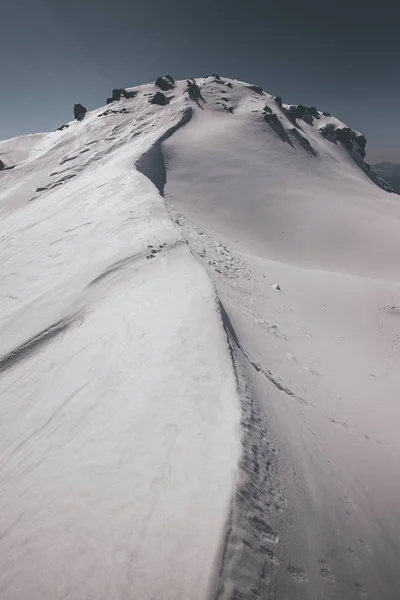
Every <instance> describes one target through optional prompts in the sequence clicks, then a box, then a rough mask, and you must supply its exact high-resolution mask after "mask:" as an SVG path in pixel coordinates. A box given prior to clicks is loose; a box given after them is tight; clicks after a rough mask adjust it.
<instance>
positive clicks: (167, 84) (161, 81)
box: [155, 75, 175, 92]
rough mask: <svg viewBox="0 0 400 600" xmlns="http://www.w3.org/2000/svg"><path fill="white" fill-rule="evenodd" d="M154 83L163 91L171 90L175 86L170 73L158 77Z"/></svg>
mask: <svg viewBox="0 0 400 600" xmlns="http://www.w3.org/2000/svg"><path fill="white" fill-rule="evenodd" d="M155 85H156V86H157V87H159V88H160V90H163V92H168V90H173V89H174V87H175V80H174V78H173V77H171V75H165V77H158V78H157V79H156V81H155Z"/></svg>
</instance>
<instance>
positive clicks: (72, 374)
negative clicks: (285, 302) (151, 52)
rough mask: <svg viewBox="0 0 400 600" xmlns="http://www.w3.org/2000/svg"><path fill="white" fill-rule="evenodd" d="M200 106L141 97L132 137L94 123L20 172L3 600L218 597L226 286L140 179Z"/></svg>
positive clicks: (4, 378)
mask: <svg viewBox="0 0 400 600" xmlns="http://www.w3.org/2000/svg"><path fill="white" fill-rule="evenodd" d="M126 106H129V103H126ZM139 106H140V105H139ZM135 108H136V106H135ZM186 108H187V107H186V105H185V103H184V102H181V101H179V100H178V101H177V102H176V104H175V105H171V106H170V107H169V108H168V109H167V111H166V112H165V113H164V114H163V113H161V111H157V109H156V110H155V109H154V108H153V107H151V109H150V107H149V108H148V104H147V101H146V99H145V98H143V99H142V111H141V112H139V107H137V113H139V114H137V113H136V120H135V121H134V123H133V124H132V114H130V115H129V116H127V117H126V118H125V123H123V126H121V119H120V117H118V121H115V120H114V121H113V120H111V119H112V117H111V118H108V119H109V120H108V121H107V120H106V119H107V117H102V118H98V117H97V113H94V114H92V115H90V117H89V118H88V120H87V122H85V123H84V124H83V127H81V128H78V126H77V124H73V125H71V128H70V129H68V130H65V131H64V132H62V133H61V134H60V133H59V132H57V133H55V134H49V135H48V136H47V137H46V138H44V139H41V140H40V141H38V143H37V147H36V149H35V150H34V152H35V156H36V158H35V159H33V160H31V161H30V162H28V164H27V163H24V164H22V165H21V166H18V167H16V168H15V169H14V170H13V171H11V172H10V173H11V174H12V177H13V178H14V180H13V182H12V183H11V185H10V187H9V188H8V189H9V190H10V192H9V194H8V195H5V197H4V202H3V210H5V209H6V210H5V215H4V218H3V219H2V221H1V233H0V235H1V239H2V298H1V356H2V358H1V359H0V371H1V398H2V400H1V404H0V414H1V417H0V423H1V425H0V427H1V434H0V440H1V453H0V456H1V465H2V469H1V473H2V493H1V496H0V522H1V541H0V545H1V552H0V555H1V559H0V562H1V568H0V582H1V589H2V593H1V596H2V599H3V598H4V599H11V598H12V599H13V600H16V599H18V598H20V599H26V598H27V597H29V598H30V599H32V600H34V599H36V598H38V599H39V598H40V599H44V598H49V599H50V598H51V599H54V598H61V597H62V598H67V597H69V598H96V599H100V598H107V599H109V598H121V600H122V599H126V598H128V597H132V598H133V597H135V598H154V597H157V598H161V597H162V598H171V599H172V598H173V599H175V598H179V597H182V598H183V597H193V598H203V597H205V596H206V595H207V593H208V588H209V586H210V585H211V584H212V580H213V577H214V571H215V570H217V568H218V562H219V555H220V552H221V543H222V540H223V539H224V531H225V528H226V521H227V514H228V511H229V505H230V501H231V496H232V489H233V483H234V476H235V468H236V463H237V459H238V455H239V429H238V424H239V418H240V415H239V402H238V398H237V394H236V383H235V377H234V373H233V369H232V365H231V362H230V358H229V354H228V349H227V344H226V338H225V334H224V332H223V329H222V328H221V325H220V315H219V313H218V305H217V301H216V297H215V292H214V289H213V286H212V284H211V281H210V279H209V278H208V276H207V274H206V271H205V269H204V268H203V267H201V266H200V265H199V264H198V263H197V261H196V260H195V259H194V258H193V257H192V256H191V254H190V251H189V249H188V247H187V245H186V243H185V242H184V240H183V239H182V238H181V236H180V234H179V232H178V231H177V229H176V228H175V226H174V225H173V223H172V221H171V219H170V217H169V215H168V213H167V211H166V209H165V207H164V205H163V201H162V199H161V197H160V196H159V194H158V192H157V190H156V189H155V187H154V186H153V184H152V183H151V182H150V181H149V180H148V179H146V178H145V177H144V176H143V175H141V174H140V173H139V172H138V171H137V170H136V169H135V167H134V162H135V160H136V158H137V157H138V156H140V154H141V153H142V152H143V151H144V150H146V149H147V148H148V147H149V146H150V145H151V144H152V143H153V141H154V140H155V139H157V138H158V137H160V136H161V135H163V134H164V133H165V131H166V130H167V129H168V128H170V127H171V125H173V124H174V122H179V120H180V118H181V115H182V112H184V111H185V110H186ZM143 124H145V130H146V133H144V134H143V135H141V136H140V137H139V136H136V137H137V138H138V142H136V143H135V142H134V141H133V139H134V138H133V139H132V136H133V135H134V134H135V133H136V131H137V129H139V128H141V127H143V128H144V125H143ZM113 128H114V134H115V139H114V140H109V137H114V135H111V132H112V129H113ZM116 128H118V131H116ZM119 128H120V129H119ZM92 142H96V143H93V144H92ZM24 144H25V139H24V138H21V146H22V147H23V146H24ZM86 149H89V152H85V153H84V154H82V152H83V151H84V150H86ZM22 150H23V148H21V153H22ZM28 160H29V159H28ZM60 162H62V163H63V164H62V165H61V168H60V165H59V163H60ZM54 171H58V173H57V175H55V176H49V174H50V173H51V172H54ZM68 175H76V177H73V178H70V179H65V182H64V183H63V184H62V185H58V186H57V187H54V188H52V189H49V190H48V191H46V190H45V191H42V192H38V193H36V194H35V186H36V185H38V182H39V181H40V182H41V184H42V185H43V186H47V185H51V182H53V181H54V180H60V178H65V177H66V176H68ZM8 177H11V175H10V174H8ZM14 181H15V182H17V183H16V184H14ZM32 197H33V198H34V199H33V200H31V201H30V199H31V198H32ZM149 246H151V248H150V247H149ZM152 250H153V251H154V252H152ZM150 257H151V258H150ZM183 549H186V551H183Z"/></svg>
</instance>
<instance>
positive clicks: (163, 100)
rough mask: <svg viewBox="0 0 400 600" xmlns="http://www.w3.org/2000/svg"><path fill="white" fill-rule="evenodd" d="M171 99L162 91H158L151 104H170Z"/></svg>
mask: <svg viewBox="0 0 400 600" xmlns="http://www.w3.org/2000/svg"><path fill="white" fill-rule="evenodd" d="M168 102H169V100H168V98H167V96H166V95H165V94H163V93H162V92H156V93H155V94H154V96H153V97H152V99H151V100H150V104H158V105H159V106H165V105H166V104H168Z"/></svg>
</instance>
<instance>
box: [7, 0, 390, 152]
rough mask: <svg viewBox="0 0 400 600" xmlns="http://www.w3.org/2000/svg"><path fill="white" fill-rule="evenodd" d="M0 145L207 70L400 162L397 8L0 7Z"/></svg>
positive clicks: (278, 2)
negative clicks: (317, 113) (165, 78)
mask: <svg viewBox="0 0 400 600" xmlns="http://www.w3.org/2000/svg"><path fill="white" fill-rule="evenodd" d="M0 57H1V61H0V85H1V88H2V95H1V110H0V139H5V138H9V137H13V136H16V135H20V134H23V133H30V132H37V131H47V130H52V129H54V128H55V127H57V126H58V125H60V124H62V123H63V122H65V121H67V120H70V119H71V118H72V116H73V115H72V107H73V105H74V103H75V102H80V103H82V104H83V105H84V106H86V107H87V108H88V109H92V108H96V107H98V106H101V105H102V104H104V103H105V99H106V98H107V96H109V95H110V92H111V89H112V88H114V87H129V86H133V85H137V84H140V83H145V82H148V81H151V80H154V79H155V78H156V77H157V76H158V75H161V74H164V73H166V72H168V73H171V75H173V76H174V77H175V78H178V79H179V78H185V77H192V76H195V77H196V76H203V75H208V74H211V73H212V72H217V73H219V74H220V75H225V76H227V77H237V78H238V79H243V80H245V81H249V82H252V83H256V84H258V85H261V86H262V87H263V88H264V89H265V90H266V91H267V92H269V93H272V94H279V95H280V96H282V97H283V100H284V101H285V102H288V103H303V104H311V105H315V106H317V108H319V109H320V110H328V111H330V112H331V113H332V114H334V115H335V116H337V117H338V118H340V119H342V120H343V121H344V122H345V123H347V124H348V125H349V126H351V127H353V128H355V129H359V130H360V131H362V132H363V133H365V135H366V136H367V138H368V146H367V150H368V156H367V159H368V160H369V161H370V162H377V161H379V160H391V161H395V162H400V79H399V62H400V6H399V3H398V2H395V0H380V1H379V2H374V3H372V2H368V1H367V0H363V1H360V0H330V1H329V2H328V1H326V0H285V1H282V0H274V1H273V2H270V1H269V0H248V1H247V2H246V1H244V0H240V1H238V0H197V1H193V0H140V1H138V0H0Z"/></svg>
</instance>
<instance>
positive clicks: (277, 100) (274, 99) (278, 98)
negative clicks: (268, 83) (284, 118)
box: [273, 96, 282, 108]
mask: <svg viewBox="0 0 400 600" xmlns="http://www.w3.org/2000/svg"><path fill="white" fill-rule="evenodd" d="M273 101H274V102H276V103H277V105H278V106H280V107H281V108H282V98H281V97H280V96H274V98H273Z"/></svg>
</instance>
